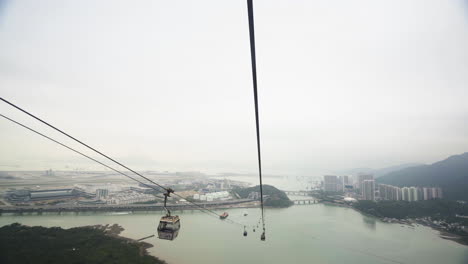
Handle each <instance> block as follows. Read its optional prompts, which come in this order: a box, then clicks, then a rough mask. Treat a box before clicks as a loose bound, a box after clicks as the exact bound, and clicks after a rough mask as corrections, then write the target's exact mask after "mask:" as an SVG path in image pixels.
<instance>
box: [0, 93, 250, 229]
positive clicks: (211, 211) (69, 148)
mask: <svg viewBox="0 0 468 264" xmlns="http://www.w3.org/2000/svg"><path fill="white" fill-rule="evenodd" d="M0 99H1V98H0ZM2 100H3V99H2ZM0 116H1V117H3V118H5V119H6V120H8V121H10V122H13V123H15V124H17V125H19V126H21V127H23V128H25V129H27V130H29V131H31V132H33V133H35V134H37V135H40V136H42V137H44V138H46V139H48V140H50V141H52V142H54V143H56V144H58V145H60V146H62V147H64V148H67V149H68V150H71V151H73V152H75V153H77V154H79V155H81V156H83V157H85V158H87V159H89V160H91V161H94V162H96V163H98V164H100V165H102V166H104V167H106V168H108V169H110V170H112V171H114V172H117V173H118V174H121V175H123V176H125V177H127V178H129V179H132V180H134V181H136V182H138V183H140V184H143V185H144V186H146V187H148V188H151V189H153V190H155V191H158V192H161V190H159V189H157V188H156V187H155V186H153V185H149V184H147V183H144V182H142V181H140V180H138V179H135V178H133V177H131V176H129V175H128V174H126V173H124V172H121V171H119V170H117V169H115V168H113V167H111V166H109V165H107V164H105V163H103V162H101V161H99V160H97V159H95V158H92V157H90V156H89V155H86V154H84V153H83V152H80V151H78V150H76V149H74V148H72V147H70V146H68V145H66V144H64V143H62V142H60V141H58V140H55V139H53V138H51V137H49V136H47V135H45V134H43V133H41V132H39V131H37V130H35V129H33V128H31V127H28V126H26V125H24V124H22V123H20V122H18V121H15V120H13V119H11V118H9V117H7V116H5V115H3V114H0ZM145 179H147V178H146V177H145ZM147 180H148V181H149V182H151V183H153V184H155V185H156V186H158V187H159V188H162V189H164V190H169V189H170V188H165V187H162V185H160V184H158V183H156V182H154V181H152V180H150V179H147ZM173 195H175V196H177V197H179V198H181V199H185V198H184V197H182V196H181V195H179V194H177V193H173ZM187 202H189V203H191V204H193V205H195V206H197V207H198V208H200V209H199V210H200V211H202V212H204V213H206V214H208V215H210V216H215V217H216V218H218V217H219V214H218V213H216V212H215V211H213V210H211V209H208V208H206V207H204V206H202V205H199V204H197V203H194V202H191V201H187ZM227 220H229V221H223V222H228V223H231V224H235V225H238V226H244V225H243V224H241V223H237V222H235V221H233V220H231V219H227Z"/></svg>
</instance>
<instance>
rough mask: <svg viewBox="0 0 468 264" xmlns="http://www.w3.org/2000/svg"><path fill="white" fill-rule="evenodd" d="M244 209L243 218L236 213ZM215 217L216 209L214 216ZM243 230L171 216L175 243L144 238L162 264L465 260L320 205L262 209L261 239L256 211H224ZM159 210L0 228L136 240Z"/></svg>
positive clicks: (432, 241)
mask: <svg viewBox="0 0 468 264" xmlns="http://www.w3.org/2000/svg"><path fill="white" fill-rule="evenodd" d="M244 211H248V213H249V215H248V216H243V214H242V212H244ZM219 212H220V213H222V211H219ZM228 212H229V214H230V216H229V218H230V219H233V220H235V221H237V222H240V223H243V224H246V225H248V226H249V228H248V236H247V237H243V236H242V232H243V228H242V227H240V226H236V225H233V224H229V223H227V222H223V221H221V220H218V219H216V218H214V217H211V216H209V215H207V214H205V213H202V212H198V211H184V212H177V214H179V215H180V216H181V217H182V220H181V221H182V228H181V232H180V234H179V237H178V238H177V240H175V241H173V242H168V241H162V240H159V239H157V238H151V239H148V240H147V242H149V243H152V244H153V245H154V247H153V248H151V249H149V251H150V253H151V254H153V255H155V256H158V257H160V258H162V259H164V260H166V261H168V262H169V263H176V264H189V263H208V264H209V263H236V264H237V263H324V264H328V263H329V264H332V263H348V264H352V263H359V264H362V263H424V264H431V263H434V264H436V263H437V264H439V263H444V264H446V263H460V264H466V263H468V247H466V246H462V245H459V244H457V243H455V242H452V241H449V240H444V239H441V238H439V237H438V232H437V231H434V230H431V229H429V228H426V227H421V226H420V227H416V228H414V229H411V228H408V227H406V226H405V227H401V226H400V225H399V224H387V223H382V222H380V221H379V220H377V219H375V218H372V217H367V216H363V215H361V214H360V213H358V212H356V211H354V210H352V209H348V208H341V207H335V206H329V205H323V204H316V205H300V206H293V207H290V208H287V209H269V210H267V214H266V220H267V241H265V242H261V241H260V232H258V231H257V232H255V233H254V232H253V231H252V228H251V226H253V225H256V223H257V222H258V216H259V209H247V210H244V209H231V210H228ZM160 216H161V213H157V212H148V213H142V212H141V213H133V214H132V213H128V214H118V213H100V214H95V213H79V214H74V213H70V214H61V215H58V214H43V215H22V216H14V215H3V216H1V217H0V225H2V226H3V225H6V224H10V223H14V222H19V223H22V224H26V225H42V226H48V227H50V226H61V227H65V228H69V227H75V226H83V225H94V224H113V223H118V224H120V225H122V226H123V227H124V228H125V231H124V232H123V233H122V235H123V236H127V237H131V238H141V237H144V236H148V235H151V234H154V233H155V230H156V226H157V221H158V219H159V217H160Z"/></svg>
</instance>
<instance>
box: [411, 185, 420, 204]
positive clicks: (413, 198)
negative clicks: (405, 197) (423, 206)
mask: <svg viewBox="0 0 468 264" xmlns="http://www.w3.org/2000/svg"><path fill="white" fill-rule="evenodd" d="M417 200H418V188H417V187H410V188H409V201H410V202H414V201H417Z"/></svg>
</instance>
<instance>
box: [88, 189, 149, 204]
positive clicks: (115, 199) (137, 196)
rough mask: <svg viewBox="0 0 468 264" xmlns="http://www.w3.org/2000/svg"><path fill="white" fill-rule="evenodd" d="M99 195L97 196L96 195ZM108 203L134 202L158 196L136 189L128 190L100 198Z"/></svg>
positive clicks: (145, 200)
mask: <svg viewBox="0 0 468 264" xmlns="http://www.w3.org/2000/svg"><path fill="white" fill-rule="evenodd" d="M96 197H97V196H96ZM99 200H101V201H105V202H106V203H107V204H121V205H124V204H134V203H144V202H150V201H155V200H156V197H155V196H154V195H151V194H145V193H139V192H135V191H127V192H120V193H116V194H113V195H112V196H108V197H102V196H101V198H100V199H99Z"/></svg>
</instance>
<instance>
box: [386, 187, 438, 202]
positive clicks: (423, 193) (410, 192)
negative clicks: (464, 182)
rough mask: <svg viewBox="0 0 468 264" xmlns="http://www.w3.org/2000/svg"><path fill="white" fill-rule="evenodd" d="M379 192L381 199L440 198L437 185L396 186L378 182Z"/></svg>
mask: <svg viewBox="0 0 468 264" xmlns="http://www.w3.org/2000/svg"><path fill="white" fill-rule="evenodd" d="M379 194H380V198H381V199H382V200H396V201H397V200H403V201H409V202H413V201H422V200H431V199H440V198H442V197H443V196H442V189H441V188H439V187H403V188H400V187H397V186H392V185H387V184H379Z"/></svg>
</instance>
